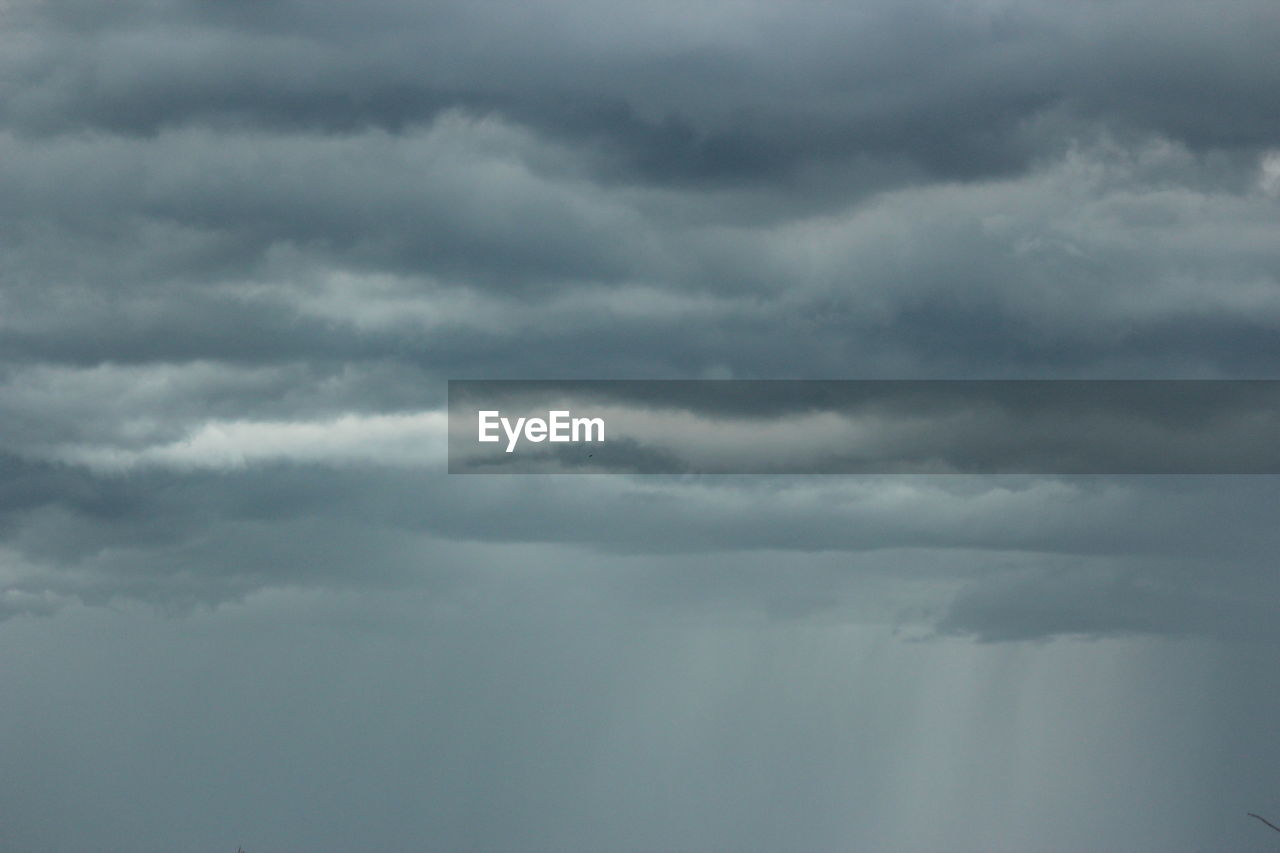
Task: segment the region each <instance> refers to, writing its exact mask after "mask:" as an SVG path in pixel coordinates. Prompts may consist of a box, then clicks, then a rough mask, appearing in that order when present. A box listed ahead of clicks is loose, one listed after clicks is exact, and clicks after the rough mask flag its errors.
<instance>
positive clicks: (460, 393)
mask: <svg viewBox="0 0 1280 853" xmlns="http://www.w3.org/2000/svg"><path fill="white" fill-rule="evenodd" d="M1278 437H1280V381H1277V380H1158V381H1150V380H955V381H952V380H924V381H916V380H902V381H899V380H891V381H884V380H866V381H863V380H800V381H792V380H621V381H614V380H565V381H559V380H518V381H517V380H461V381H459V380H455V381H451V382H450V383H449V471H450V473H454V474H528V473H559V474H599V473H627V474H1062V475H1069V474H1275V473H1280V441H1277V438H1278Z"/></svg>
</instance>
